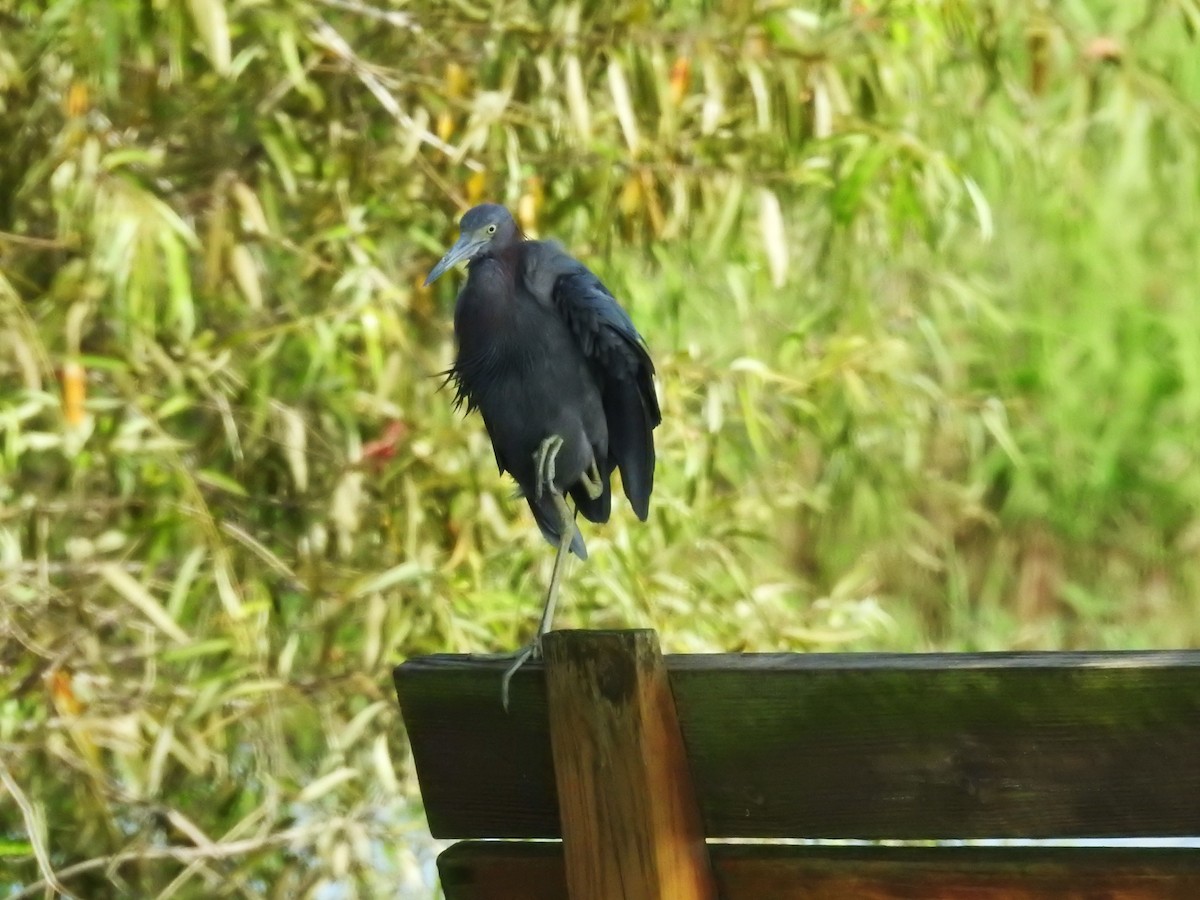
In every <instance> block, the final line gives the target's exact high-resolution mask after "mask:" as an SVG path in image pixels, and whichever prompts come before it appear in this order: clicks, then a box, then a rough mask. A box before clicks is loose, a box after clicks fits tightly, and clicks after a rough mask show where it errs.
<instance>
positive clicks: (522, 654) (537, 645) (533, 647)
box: [500, 638, 542, 712]
mask: <svg viewBox="0 0 1200 900" xmlns="http://www.w3.org/2000/svg"><path fill="white" fill-rule="evenodd" d="M508 655H509V656H510V657H512V660H513V663H512V665H511V666H509V667H508V668H507V669H505V670H504V677H503V678H501V679H500V704H501V705H502V706H503V707H504V711H505V712H508V686H509V683H510V682H511V681H512V677H513V676H514V675H516V674H517V669H519V668H521V666H523V665H525V663H527V662H529V660H531V659H538V658H540V657H541V655H542V641H541V638H534V639H533V640H532V641H530V642H529V643H528V644H526V645H525V646H524V647H522V648H521V649H520V650H517V651H516V652H514V653H511V654H508Z"/></svg>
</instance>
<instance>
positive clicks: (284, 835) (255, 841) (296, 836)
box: [0, 767, 334, 900]
mask: <svg viewBox="0 0 1200 900" xmlns="http://www.w3.org/2000/svg"><path fill="white" fill-rule="evenodd" d="M0 771H3V769H2V767H0ZM331 827H334V826H333V825H331V823H329V822H316V823H313V824H310V825H304V826H301V827H296V828H290V829H288V830H287V831H279V832H276V833H275V834H268V835H264V836H263V837H260V838H248V839H246V840H242V841H230V842H229V843H225V844H220V843H214V844H211V845H209V846H206V847H146V848H144V849H141V850H126V851H123V852H121V853H110V854H108V855H107V856H97V857H94V858H93V859H88V860H84V861H83V862H78V863H75V864H74V865H70V866H67V867H66V868H65V869H61V870H60V871H58V872H56V873H55V872H48V871H46V870H43V876H44V877H43V878H42V880H41V881H37V882H34V883H33V884H31V885H28V886H26V887H24V888H22V889H21V890H20V891H18V892H17V893H15V894H10V895H9V896H8V898H7V900H28V898H31V897H35V896H37V895H38V893H40V892H41V891H42V890H44V889H45V888H46V887H53V888H54V889H55V890H56V891H59V892H60V893H64V894H67V891H66V890H65V889H64V888H63V887H61V884H60V883H61V882H62V881H65V880H67V879H69V878H74V877H75V876H76V875H82V874H84V873H85V872H92V871H95V870H96V869H106V868H108V867H110V866H111V867H113V868H116V867H118V866H123V865H125V864H126V863H130V862H144V861H147V860H159V859H169V860H174V861H176V862H181V863H189V864H190V863H193V862H197V861H201V862H204V861H208V860H212V859H229V858H231V857H234V856H246V855H249V854H251V853H257V852H258V851H259V850H265V849H267V848H268V847H275V846H278V845H279V844H291V843H299V842H303V841H306V840H308V839H310V838H313V837H316V836H317V835H318V834H320V833H321V832H323V831H326V830H328V829H329V828H331ZM68 896H69V894H68Z"/></svg>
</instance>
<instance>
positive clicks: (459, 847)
mask: <svg viewBox="0 0 1200 900" xmlns="http://www.w3.org/2000/svg"><path fill="white" fill-rule="evenodd" d="M710 853H711V856H712V864H713V871H714V873H715V876H716V879H717V883H718V885H719V890H720V896H721V898H722V900H963V898H970V900H1098V898H1104V900H1193V898H1196V897H1200V853H1198V852H1196V851H1195V850H1177V849H1131V848H1104V849H1098V848H1061V847H1059V848H1027V847H798V846H780V845H774V846H761V845H737V844H716V845H712V846H711V847H710ZM438 869H439V874H440V876H441V880H442V887H443V890H444V891H445V894H446V900H567V896H568V895H567V887H566V878H565V875H564V869H563V853H562V847H561V845H559V844H557V843H534V844H530V843H521V844H517V843H508V842H499V841H486V842H467V843H462V844H456V845H454V846H452V847H451V848H449V849H448V850H446V851H445V852H444V853H443V854H442V855H441V857H440V858H439V859H438Z"/></svg>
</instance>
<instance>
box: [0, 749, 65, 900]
mask: <svg viewBox="0 0 1200 900" xmlns="http://www.w3.org/2000/svg"><path fill="white" fill-rule="evenodd" d="M0 782H3V784H4V786H5V787H6V788H7V789H8V792H9V793H10V794H12V798H13V800H14V801H15V802H16V804H17V806H18V807H20V809H21V818H22V819H24V820H25V833H26V834H27V835H28V836H29V843H30V846H32V847H33V855H34V857H35V858H36V859H37V864H38V869H39V870H40V871H41V873H42V880H41V881H39V882H38V883H37V885H35V886H34V887H50V888H53V889H54V890H55V891H57V892H58V893H59V894H62V895H63V896H64V897H70V896H72V895H71V893H70V892H69V891H68V890H67V889H66V888H65V887H63V886H62V884H61V883H60V882H59V880H58V879H57V878H56V877H55V875H54V867H53V866H51V865H50V852H49V851H48V850H47V849H46V844H45V841H44V840H43V839H42V830H43V829H42V825H43V823H42V821H41V816H40V815H38V811H37V810H36V809H34V808H33V804H32V803H31V802H30V800H29V798H28V797H27V796H25V792H24V791H23V790H21V786H20V785H19V784H17V781H16V779H15V778H13V777H12V773H11V772H9V771H8V766H6V765H4V763H3V762H0ZM26 890H28V888H27V889H26ZM22 893H24V891H23V892H22ZM35 893H36V892H35ZM16 896H18V897H19V896H21V894H17V895H16ZM29 896H31V897H32V896H33V894H29Z"/></svg>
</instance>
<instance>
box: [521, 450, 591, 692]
mask: <svg viewBox="0 0 1200 900" xmlns="http://www.w3.org/2000/svg"><path fill="white" fill-rule="evenodd" d="M562 445H563V440H562V438H560V437H558V435H551V436H550V437H548V438H546V440H544V441H542V444H541V446H540V447H538V449H537V452H536V453H534V455H533V463H534V466H535V469H536V472H537V486H536V488H535V490H536V492H537V493H536V496H538V497H540V496H541V493H542V491H543V490H547V489H548V490H549V491H550V494H551V496H552V497H553V498H554V508H555V510H556V511H557V512H558V522H559V532H558V534H559V538H558V549H557V551H556V552H555V554H554V568H553V570H551V572H550V587H549V589H548V590H547V591H546V602H545V605H543V607H542V617H541V619H540V620H539V621H538V627H537V632H536V633H535V634H534V636H533V640H532V641H531V642H530V643H529V644H527V645H526V646H525V647H522V648H521V649H520V650H519V651H517V654H516V656H515V657H514V659H513V663H512V665H511V666H509V667H508V668H507V669H506V670H505V672H504V677H503V679H502V680H501V682H500V701H501V702H502V703H503V704H504V708H505V709H506V710H507V709H508V686H509V683H510V682H511V681H512V677H513V675H515V674H516V672H517V670H518V669H519V668H521V666H523V665H525V663H526V662H528V661H529V660H530V659H535V658H537V656H538V655H539V654H540V653H541V648H542V635H544V634H545V633H546V632H547V631H549V630H550V626H551V625H552V624H553V622H554V608H555V606H556V605H557V604H558V589H559V586H560V585H561V584H562V577H563V571H564V569H565V567H566V566H565V564H566V561H567V556H568V555H570V552H571V539H572V538H574V537H575V516H574V514H573V513H572V512H571V508H570V507H569V506H567V501H566V500H565V499H564V497H563V495H562V494H560V493H558V491H556V490H555V489H554V461H555V458H556V457H557V456H558V451H559V450H561V449H562ZM583 483H584V487H585V489H586V490H587V492H588V496H589V497H592V498H593V499H594V498H596V497H598V496H600V492H601V491H602V490H603V486H602V485H601V484H600V471H599V469H598V468H597V466H596V463H595V461H594V460H593V461H592V465H591V467H590V471H589V472H588V473H586V474H585V475H584V476H583Z"/></svg>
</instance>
